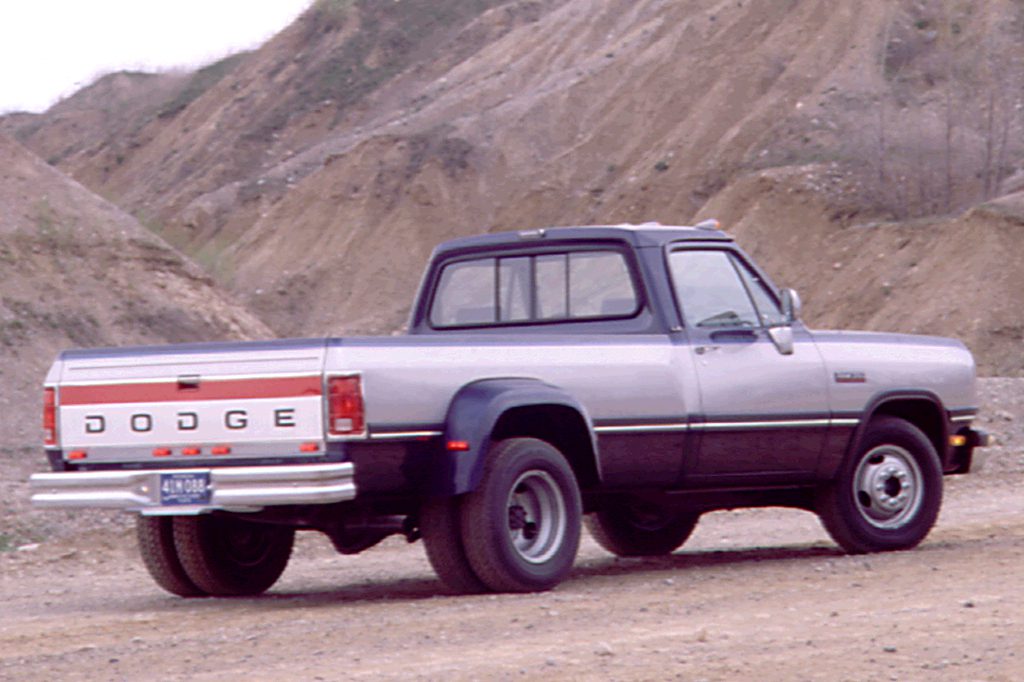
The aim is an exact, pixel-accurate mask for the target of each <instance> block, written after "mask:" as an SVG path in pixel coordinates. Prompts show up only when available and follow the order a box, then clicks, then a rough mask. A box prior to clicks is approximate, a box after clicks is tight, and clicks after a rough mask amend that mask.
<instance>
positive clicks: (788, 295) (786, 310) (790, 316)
mask: <svg viewBox="0 0 1024 682" xmlns="http://www.w3.org/2000/svg"><path fill="white" fill-rule="evenodd" d="M800 309H801V305H800V294H798V293H796V290H794V289H783V290H782V316H783V317H784V318H785V320H786V324H793V323H794V322H796V321H797V320H799V319H800Z"/></svg>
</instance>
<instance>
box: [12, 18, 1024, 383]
mask: <svg viewBox="0 0 1024 682" xmlns="http://www.w3.org/2000/svg"><path fill="white" fill-rule="evenodd" d="M1021 25H1024V8H1022V7H1021V6H1020V5H1019V4H1015V3H986V4H984V5H976V4H971V3H957V2H953V3H950V2H939V1H938V0H915V1H913V2H911V1H910V0H902V1H900V2H895V3H893V2H886V1H883V0H871V1H869V2H838V3H835V2H825V1H824V0H819V1H810V2H802V3H795V4H790V5H787V6H785V7H781V6H779V5H777V4H766V3H750V2H720V1H716V0H695V1H694V2H690V3H664V2H656V1H654V0H641V1H639V2H634V1H632V0H630V1H628V2H627V1H626V0H547V1H541V0H520V1H517V2H505V3H500V2H487V1H484V0H479V1H476V2H470V1H468V0H447V1H446V2H436V1H433V2H427V1H426V0H408V1H406V2H402V3H393V4H391V3H388V4H381V3H374V2H369V1H362V2H351V3H340V2H333V1H329V0H321V1H319V2H316V3H314V5H313V7H312V8H311V9H310V11H309V12H307V13H306V14H305V15H304V16H303V17H301V18H300V19H299V20H297V21H296V22H295V24H293V25H292V26H290V27H289V28H287V29H286V30H284V31H283V32H282V33H281V34H279V35H278V36H276V37H275V38H274V39H273V40H271V41H269V42H268V43H267V44H266V45H265V46H264V47H262V48H261V49H259V50H257V51H255V52H253V53H251V54H248V55H244V56H242V57H239V58H238V59H236V60H234V61H230V62H227V63H222V64H218V65H214V66H215V67H216V68H214V67H211V70H210V71H208V72H207V73H206V74H205V75H204V77H203V79H202V80H201V81H194V82H192V86H191V87H190V88H188V89H187V90H188V93H187V96H183V95H182V94H181V93H182V91H180V90H174V89H173V88H171V85H170V84H169V82H168V83H167V84H165V86H162V87H167V88H169V89H167V90H164V91H161V90H158V89H156V88H155V87H154V86H152V85H148V84H147V85H143V84H142V83H140V84H139V85H138V87H137V92H138V93H139V95H140V99H141V100H144V101H147V102H149V104H148V105H147V107H141V108H140V111H141V110H142V109H143V108H144V109H146V111H147V112H149V113H147V114H145V115H142V114H141V113H140V114H139V116H137V117H135V118H132V119H131V121H130V122H128V121H122V122H118V121H113V120H111V123H110V128H109V129H108V130H107V131H106V132H105V133H104V135H106V138H104V139H108V140H110V141H109V142H105V143H104V142H102V141H100V142H98V143H96V144H93V145H92V146H89V145H85V146H82V145H78V146H75V144H74V137H73V136H70V135H69V134H68V132H67V129H66V128H61V126H59V125H57V123H56V122H55V119H56V114H54V113H53V112H48V113H47V114H45V115H43V116H41V117H29V118H28V119H25V118H24V117H19V118H18V119H17V120H16V121H15V120H14V119H11V120H9V121H8V124H7V125H9V126H14V127H15V128H16V132H17V134H18V135H19V137H20V138H21V139H24V140H25V141H26V144H28V145H29V146H31V147H32V148H33V149H37V150H39V151H40V153H41V154H43V155H44V156H48V157H53V158H55V159H56V160H57V163H58V164H59V166H60V167H61V168H62V169H64V170H66V171H67V172H69V173H71V174H73V175H74V176H75V177H76V178H78V179H80V180H81V181H82V182H84V183H85V184H87V185H88V186H90V187H92V188H94V189H96V190H97V191H100V192H102V193H103V194H104V196H109V197H111V198H112V199H113V200H114V201H116V202H118V203H119V204H120V205H122V206H124V207H126V208H128V209H129V210H130V211H132V212H135V213H137V214H138V215H142V216H144V217H145V218H146V219H147V224H148V225H150V226H151V227H153V228H154V229H156V230H158V231H159V232H161V234H163V235H165V236H166V237H167V238H168V239H169V240H171V241H172V242H173V243H175V244H178V245H179V246H181V247H182V248H183V249H184V250H185V251H186V252H187V253H189V254H190V255H192V256H194V257H195V258H197V260H198V262H199V263H200V265H201V266H202V267H204V268H205V269H206V270H207V271H208V272H210V273H211V274H212V276H214V277H215V278H216V280H217V281H218V282H219V283H221V284H223V285H225V286H227V287H229V288H230V289H231V290H232V291H233V292H234V293H235V295H237V296H239V297H240V298H241V299H242V300H244V301H245V302H246V303H247V304H248V305H250V306H251V307H252V309H253V310H255V311H256V312H257V313H258V314H260V315H261V316H262V317H263V318H264V319H265V320H266V321H267V322H268V323H269V324H271V325H272V326H273V327H274V328H275V329H276V330H277V331H279V332H280V333H283V334H315V333H324V332H331V333H350V332H354V331H378V332H379V331H390V330H391V329H394V328H395V327H397V326H399V325H400V324H401V322H402V320H403V319H404V316H405V310H406V307H407V305H408V300H409V298H410V296H411V294H412V292H413V290H414V287H415V283H416V281H417V278H418V276H419V271H420V269H421V267H422V265H423V262H424V261H425V259H426V257H427V255H428V254H429V251H430V249H431V247H432V246H433V245H434V244H435V243H437V242H438V241H440V240H442V239H444V238H447V237H450V236H454V235H462V234H467V233H472V232H478V231H481V230H495V229H510V228H520V227H529V226H536V225H551V224H579V223H591V222H613V223H614V222H620V221H634V222H636V221H645V220H651V219H654V220H660V221H662V222H665V223H679V222H687V221H690V220H693V219H694V218H695V217H705V216H708V215H717V216H719V217H721V218H722V219H723V222H724V223H725V225H726V227H727V228H729V229H732V230H733V231H734V232H736V233H737V234H738V235H739V236H740V237H741V239H742V240H743V243H744V244H745V245H746V246H748V247H749V248H750V249H751V250H752V251H755V252H756V253H757V254H758V256H759V257H760V258H762V259H764V260H765V261H766V262H767V263H769V268H770V270H771V271H772V272H774V273H775V274H776V275H777V277H778V279H779V280H781V281H782V282H784V283H786V284H789V285H794V286H796V287H797V288H799V289H800V290H801V291H802V292H803V293H804V296H805V299H806V300H807V303H808V306H807V309H808V319H809V321H810V322H812V323H813V324H818V325H830V326H831V325H838V326H844V327H850V326H858V325H867V326H870V327H873V328H890V329H899V330H906V331H913V330H918V331H927V332H938V333H944V334H954V335H961V336H965V337H967V338H968V339H969V340H970V342H971V344H972V347H973V348H974V349H975V350H976V352H977V353H978V355H979V359H980V362H981V367H982V369H983V371H985V372H987V373H998V372H1007V371H1013V372H1017V371H1020V361H1019V360H1017V359H1016V355H1019V354H1017V353H1016V349H1017V348H1018V347H1019V345H1020V343H1021V337H1022V333H1021V331H1020V326H1019V323H1017V322H1016V321H1015V320H1014V319H1012V318H1013V316H1014V314H1015V313H1014V311H1016V310H1020V309H1024V298H1022V297H1024V288H1022V287H1020V286H1018V285H1017V282H1016V280H1015V279H1014V276H1012V275H1003V274H1000V275H999V276H996V277H992V276H990V275H989V270H990V267H991V263H992V258H993V257H994V256H995V255H996V254H999V255H1000V256H1001V258H1004V259H1006V258H1008V259H1009V260H1010V261H1012V262H1018V261H1019V259H1020V258H1021V252H1020V248H1021V247H1020V246H1019V243H1020V241H1021V240H1019V239H1017V238H1016V237H1015V231H1014V230H1015V229H1016V228H1015V227H1014V225H1016V224H1017V221H1018V218H1016V217H1015V216H1016V215H1018V214H1017V212H1016V211H1015V210H1010V211H1000V210H996V211H992V210H988V209H987V208H985V209H981V208H978V207H979V206H982V205H986V204H991V202H993V201H995V202H997V203H998V201H1001V199H1000V197H1004V196H1006V195H1008V194H1010V193H1012V192H1013V191H1015V190H1017V189H1019V188H1020V187H1021V184H1022V179H1024V172H1022V171H1021V169H1022V167H1024V166H1022V160H1024V142H1022V140H1024V135H1022V134H1021V131H1022V121H1024V116H1022V114H1021V112H1022V111H1024V110H1022V109H1021V103H1020V102H1018V101H1017V100H1016V99H1014V97H1015V95H1014V94H1013V93H1015V92H1018V91H1019V85H1020V83H1019V81H1020V75H1019V74H1020V73H1022V70H1021V69H1020V68H1017V67H1018V66H1019V64H1021V63H1022V60H1024V43H1022V42H1021V41H1020V40H1019V39H1018V35H1019V27H1020V26H1021ZM979 45H982V46H984V48H983V49H980V48H979V47H978V46H979ZM199 75H200V74H197V78H198V76H199ZM144 87H145V88H149V89H148V90H143V88H144ZM175 87H178V86H175ZM161 93H162V94H161ZM76 98H79V96H78V95H76V96H75V97H72V98H71V100H69V102H68V103H67V105H66V106H67V107H71V101H72V100H76ZM79 99H80V101H79V102H78V104H76V106H77V107H78V108H79V110H89V109H90V108H95V106H97V105H96V104H95V103H94V104H90V103H89V98H87V97H85V94H83V95H82V97H81V98H79ZM153 111H159V112H163V113H162V115H160V114H153V113H152V112H153ZM78 115H80V116H82V115H84V114H82V113H79V114H78ZM115 131H116V133H117V134H114V132H115ZM102 137H103V136H98V138H102ZM114 140H116V141H117V143H116V144H115V142H114ZM111 154H113V157H112V156H111ZM112 158H114V161H115V163H112V162H111V159H112ZM755 216H756V217H755ZM936 216H940V217H936ZM976 245H979V246H980V247H981V248H980V250H977V251H976V250H975V249H974V247H975V246H976ZM805 247H809V248H805ZM880 254H882V255H881V257H880ZM836 263H838V264H839V265H838V267H836ZM865 283H866V285H867V286H866V287H865ZM961 283H963V286H961V285H960V284H961ZM991 301H999V305H995V306H992V305H987V304H986V305H980V306H979V302H986V303H988V302H991ZM908 306H909V307H908ZM908 310H912V311H913V314H909V313H908Z"/></svg>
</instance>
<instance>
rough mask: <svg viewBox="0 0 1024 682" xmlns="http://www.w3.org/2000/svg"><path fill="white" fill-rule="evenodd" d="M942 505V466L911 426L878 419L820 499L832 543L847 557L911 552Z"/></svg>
mask: <svg viewBox="0 0 1024 682" xmlns="http://www.w3.org/2000/svg"><path fill="white" fill-rule="evenodd" d="M941 505H942V465H941V464H940V463H939V457H938V455H937V454H936V452H935V447H934V446H933V445H932V443H931V441H929V440H928V437H927V436H925V435H924V433H922V432H921V430H920V429H918V428H917V427H916V426H914V425H913V424H910V423H909V422H907V421H904V420H902V419H897V418H895V417H877V418H875V419H873V420H872V421H871V423H870V424H869V425H868V428H867V431H866V432H865V434H864V437H863V439H862V441H861V443H860V445H859V447H858V450H857V452H856V454H855V455H854V456H853V457H850V458H848V459H847V461H845V462H844V463H843V465H842V467H841V468H840V471H839V475H838V476H837V477H836V479H835V480H834V481H833V482H832V483H831V484H829V485H828V486H827V487H826V488H824V489H823V490H822V491H821V493H820V494H819V496H818V501H817V511H818V516H819V517H820V518H821V522H822V525H823V526H824V527H825V530H827V531H828V533H829V535H831V536H832V539H833V540H835V541H836V542H837V543H838V544H839V545H840V546H841V547H842V548H843V549H845V550H846V551H847V552H850V553H854V554H857V553H864V552H879V551H888V550H898V549H910V548H911V547H914V546H916V545H917V544H918V543H920V542H921V541H922V540H923V539H924V538H925V536H927V535H928V533H929V531H931V529H932V526H933V525H935V520H936V518H938V515H939V507H940V506H941Z"/></svg>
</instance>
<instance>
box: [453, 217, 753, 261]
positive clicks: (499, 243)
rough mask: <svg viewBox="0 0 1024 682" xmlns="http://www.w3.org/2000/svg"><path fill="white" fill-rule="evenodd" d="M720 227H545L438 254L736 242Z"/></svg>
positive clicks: (466, 241) (463, 242) (466, 242)
mask: <svg viewBox="0 0 1024 682" xmlns="http://www.w3.org/2000/svg"><path fill="white" fill-rule="evenodd" d="M718 228H719V224H718V221H717V220H705V221H704V222H701V223H698V224H697V225H662V224H661V223H655V222H650V223H642V224H639V225H634V224H631V223H623V224H621V225H585V226H566V227H544V228H539V229H531V230H519V231H517V232H493V233H490V234H482V235H477V236H473V237H461V238H459V239H452V240H450V241H447V242H445V243H443V244H441V245H440V246H439V247H438V248H437V252H436V253H435V255H439V254H442V253H447V252H450V251H464V250H465V251H477V250H489V249H492V248H500V247H503V246H531V245H536V246H541V245H543V244H545V243H555V242H558V243H566V242H586V241H608V240H617V241H625V242H628V243H630V244H632V245H633V246H635V247H637V248H642V247H659V246H663V245H665V244H668V243H670V242H677V241H714V242H731V241H733V238H732V237H731V236H729V235H728V234H726V233H725V232H722V231H721V230H720V229H718Z"/></svg>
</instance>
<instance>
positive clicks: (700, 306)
mask: <svg viewBox="0 0 1024 682" xmlns="http://www.w3.org/2000/svg"><path fill="white" fill-rule="evenodd" d="M976 412H977V399H976V396H975V367H974V361H973V359H972V357H971V354H970V353H969V352H968V350H967V349H966V348H965V347H964V346H963V344H961V343H960V342H958V341H955V340H950V339H945V338H935V337H925V336H910V335H897V334H879V333H865V332H838V331H812V330H810V329H808V328H807V327H806V326H805V325H804V324H803V323H802V322H801V321H800V304H799V298H798V297H797V295H796V293H795V292H794V291H792V290H788V289H787V290H780V289H778V288H776V286H775V285H774V284H772V282H771V281H770V280H769V278H768V277H767V276H766V274H765V273H764V272H763V271H762V270H761V269H760V268H759V267H758V266H757V265H756V264H755V263H754V262H753V261H752V260H751V259H750V258H749V257H748V256H747V255H746V254H745V253H744V252H743V251H742V250H741V249H740V248H739V247H738V246H737V245H736V243H735V242H734V240H733V239H732V238H731V237H729V236H728V235H727V234H725V233H723V232H721V231H720V230H719V229H718V225H717V223H716V222H714V221H711V222H705V223H701V224H699V225H697V226H695V227H667V226H662V225H659V224H652V223H648V224H644V225H617V226H592V227H559V228H549V229H541V230H528V231H521V232H510V233H502V234H486V235H483V236H477V237H470V238H463V239H456V240H454V241H450V242H447V243H445V244H442V245H441V246H439V247H438V248H436V249H435V251H434V253H433V255H432V257H431V260H430V264H429V266H428V268H427V270H426V274H425V276H424V278H423V280H422V283H421V285H420V288H419V293H418V295H417V298H416V300H415V303H414V306H413V308H412V312H411V319H410V321H409V329H408V333H407V334H405V335H403V336H392V337H381V338H357V337H353V338H320V339H301V340H275V341H259V342H235V343H205V344H184V345H170V346H160V347H138V348H119V349H94V350H71V351H66V352H64V353H62V354H61V355H60V356H59V357H58V358H57V360H56V361H55V363H54V364H53V366H52V368H51V369H50V371H49V374H48V375H47V377H46V380H45V385H44V414H43V425H44V431H45V451H46V454H47V456H48V459H49V464H50V468H51V469H52V471H51V472H47V473H39V474H35V475H33V476H32V477H31V482H30V483H31V487H32V490H33V492H32V501H33V503H34V504H35V505H36V506H39V507H57V508H83V507H84V508H89V507H95V508H115V509H122V510H126V511H129V512H133V513H135V514H136V516H137V520H136V528H137V535H138V542H139V546H140V550H141V554H142V558H143V561H144V563H145V565H146V567H147V569H148V570H149V572H150V573H151V575H152V577H153V578H154V579H155V581H156V582H157V584H159V585H160V586H161V587H163V588H164V589H166V590H168V591H169V592H171V593H173V594H176V595H180V596H183V597H194V596H203V595H215V596H216V595H222V596H229V595H253V594H259V593H261V592H263V591H264V590H266V589H268V588H269V587H270V586H271V585H273V584H274V582H275V581H276V580H277V579H278V577H279V576H280V575H281V573H282V571H283V570H284V568H285V566H286V564H287V562H288V560H289V557H290V554H291V552H292V546H293V541H294V536H295V532H296V531H297V530H316V531H320V532H322V533H324V534H326V535H327V536H328V537H329V538H330V540H331V541H332V543H333V545H334V547H335V548H336V549H337V550H338V551H339V552H342V553H346V554H354V553H357V552H361V551H363V550H365V549H367V548H369V547H371V546H373V545H374V544H376V543H378V542H379V541H381V540H382V539H383V538H385V537H387V536H389V535H392V534H404V535H405V536H406V538H408V540H409V541H410V542H411V541H414V540H416V539H419V538H422V539H423V541H424V545H425V548H426V553H427V556H428V558H429V560H430V563H431V565H432V566H433V568H434V569H435V571H436V572H437V574H438V576H439V577H440V578H441V580H442V581H443V582H444V583H445V584H446V585H447V586H448V587H449V588H450V589H451V590H454V591H456V592H463V593H466V592H483V591H519V592H524V591H536V590H545V589H550V588H552V587H554V586H555V585H557V584H558V583H559V582H561V581H562V580H563V579H565V578H566V577H567V575H568V573H569V572H570V570H571V568H572V565H573V562H574V560H575V556H576V553H577V549H578V546H579V542H580V537H581V532H582V527H583V526H584V524H585V525H586V526H587V528H588V530H589V531H590V533H591V534H592V535H593V536H594V538H595V539H596V541H597V542H598V543H599V544H600V545H601V546H603V547H604V548H606V549H607V550H609V551H610V552H612V553H614V554H616V555H620V556H644V555H660V554H667V553H670V552H673V551H674V550H676V549H677V548H679V547H680V546H682V544H683V543H684V542H685V541H686V539H687V537H688V536H689V535H690V534H691V532H692V531H693V529H694V527H695V526H696V524H697V522H698V519H699V518H700V516H701V514H703V513H705V512H709V511H714V510H720V509H731V508H740V507H752V506H787V507H795V508H799V509H804V510H808V511H811V512H814V513H816V514H817V515H818V516H819V517H820V519H821V521H822V523H823V525H824V527H825V529H826V530H827V531H828V533H829V534H830V535H831V537H832V538H833V539H834V540H835V541H836V542H837V543H838V544H839V545H840V546H841V547H842V548H843V549H845V550H846V551H849V552H873V551H882V550H897V549H906V548H910V547H913V546H915V545H917V544H918V543H919V542H921V540H922V539H923V538H924V537H925V536H926V535H927V534H928V532H929V531H930V529H931V527H932V525H933V524H934V522H935V519H936V516H937V515H938V512H939V506H940V504H941V501H942V487H943V475H944V474H954V473H963V472H967V471H968V470H969V469H970V466H971V459H972V453H973V450H974V448H975V447H977V446H980V445H985V444H987V438H988V437H987V435H986V434H985V433H984V432H981V431H978V430H975V429H972V428H971V422H972V420H973V419H974V418H975V414H976Z"/></svg>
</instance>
